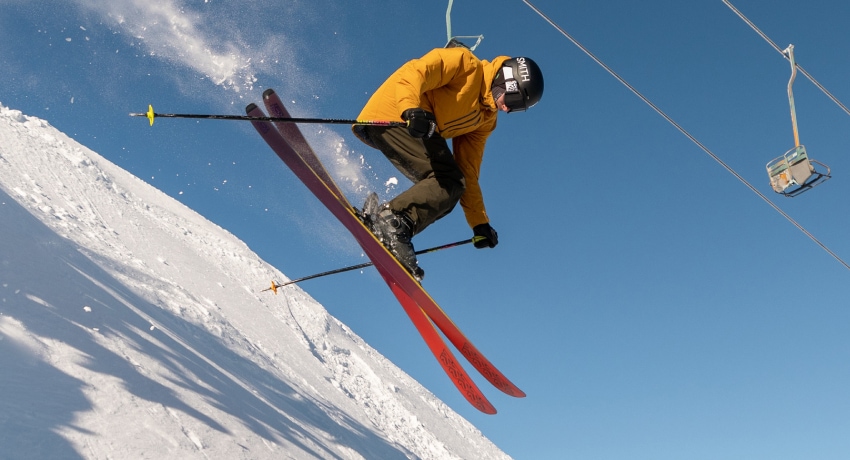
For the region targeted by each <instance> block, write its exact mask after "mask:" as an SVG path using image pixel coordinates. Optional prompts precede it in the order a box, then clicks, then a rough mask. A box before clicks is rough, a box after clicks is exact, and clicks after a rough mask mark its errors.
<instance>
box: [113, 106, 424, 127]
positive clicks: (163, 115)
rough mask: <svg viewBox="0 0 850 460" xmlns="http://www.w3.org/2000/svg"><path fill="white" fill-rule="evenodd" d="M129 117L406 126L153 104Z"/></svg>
mask: <svg viewBox="0 0 850 460" xmlns="http://www.w3.org/2000/svg"><path fill="white" fill-rule="evenodd" d="M130 116H131V117H147V118H148V120H149V121H150V123H151V126H153V121H154V119H156V118H157V117H159V118H202V119H205V120H238V121H276V122H284V123H324V124H338V125H371V126H407V123H406V122H403V121H368V120H343V119H337V118H292V117H251V116H247V115H218V114H207V113H156V112H154V111H153V106H152V105H149V106H148V111H147V112H145V113H140V112H130Z"/></svg>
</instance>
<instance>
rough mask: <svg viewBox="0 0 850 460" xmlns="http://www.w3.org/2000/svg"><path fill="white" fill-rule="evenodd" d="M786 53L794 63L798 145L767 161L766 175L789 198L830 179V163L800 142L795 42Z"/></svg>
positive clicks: (794, 123) (793, 121)
mask: <svg viewBox="0 0 850 460" xmlns="http://www.w3.org/2000/svg"><path fill="white" fill-rule="evenodd" d="M785 55H786V56H787V57H788V60H789V61H790V62H791V80H789V81H788V103H789V105H790V106H791V126H792V127H793V128H794V144H795V147H794V148H792V149H791V150H789V151H787V152H785V154H784V155H782V156H780V157H778V158H775V159H773V160H772V161H770V162H769V163H768V164H767V175H768V176H769V177H770V186H771V187H773V191H775V192H776V193H780V194H782V195H785V196H787V197H795V196H797V195H799V194H801V193H803V192H806V191H808V190H811V189H812V188H813V187H816V186H818V185H820V184H822V183H823V182H824V181H826V180H829V179H830V178H831V177H832V176H830V174H829V173H830V170H829V166H827V165H825V164H823V163H821V162H819V161H815V160H812V159H810V158H809V154H808V153H807V152H806V147H805V146H803V145H801V144H800V134H799V132H798V131H797V111H796V109H795V108H794V93H793V92H792V91H791V86H792V85H793V84H794V79H795V78H796V77H797V62H796V61H795V60H794V45H788V48H786V49H785ZM812 163H815V164H818V165H820V166H822V167H823V168H826V172H821V171H817V170H815V167H814V166H813V165H812Z"/></svg>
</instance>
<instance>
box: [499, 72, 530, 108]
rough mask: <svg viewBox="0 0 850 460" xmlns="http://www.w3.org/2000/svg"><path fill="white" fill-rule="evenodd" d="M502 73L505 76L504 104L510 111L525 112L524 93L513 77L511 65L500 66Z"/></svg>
mask: <svg viewBox="0 0 850 460" xmlns="http://www.w3.org/2000/svg"><path fill="white" fill-rule="evenodd" d="M502 75H504V77H505V106H506V107H507V108H509V109H510V110H511V112H525V110H526V109H527V108H528V106H527V105H526V104H525V94H524V93H523V92H522V89H521V88H520V86H519V82H518V81H517V79H516V78H514V69H513V67H502Z"/></svg>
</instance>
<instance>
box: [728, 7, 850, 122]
mask: <svg viewBox="0 0 850 460" xmlns="http://www.w3.org/2000/svg"><path fill="white" fill-rule="evenodd" d="M723 3H725V4H726V6H728V7H729V9H731V10H732V11H733V12H734V13H735V14H737V15H738V17H739V18H741V19H742V20H743V21H744V22H746V23H747V24H748V25H749V26H750V27H751V28H752V29H753V30H754V31H755V32H756V33H757V34H759V35H760V36H761V38H763V39H764V41H766V42H767V43H769V44H770V46H772V47H773V49H775V50H776V51H777V52H778V53H779V54H781V55H782V56H783V57H784V58H785V59H789V57H788V55H787V54H786V53H785V51H784V50H783V49H782V48H780V47H779V46H778V45H777V44H776V43H775V42H774V41H773V40H771V39H770V38H769V37H768V36H767V35H766V34H765V33H764V32H762V31H761V30H760V29H759V28H758V27H756V25H755V24H754V23H753V22H752V21H750V20H749V19H747V17H746V16H744V14H743V13H741V11H739V10H738V9H737V8H735V7H734V6H733V5H732V3H731V2H729V0H723ZM789 60H790V59H789ZM795 64H796V63H795ZM796 66H797V69H799V70H800V73H802V74H803V75H805V76H806V78H808V79H809V81H811V82H812V83H814V85H815V86H817V87H818V89H820V90H821V91H822V92H823V93H824V94H826V96H827V97H828V98H830V99H832V102H835V103H836V104H837V105H838V106H839V107H841V110H844V112H845V113H846V114H847V115H850V109H848V108H847V106H845V105H844V104H842V103H841V101H839V100H838V98H837V97H835V96H833V95H832V93H830V92H829V91H828V90H827V89H826V88H825V87H824V86H823V85H822V84H820V82H819V81H817V80H815V77H813V76H812V75H811V74H810V73H809V72H807V71H806V69H804V68H803V66H801V65H800V64H796Z"/></svg>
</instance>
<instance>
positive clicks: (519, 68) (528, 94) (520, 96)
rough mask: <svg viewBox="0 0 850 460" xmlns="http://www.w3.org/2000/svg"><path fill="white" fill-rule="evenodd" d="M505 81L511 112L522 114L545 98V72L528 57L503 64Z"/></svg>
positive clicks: (507, 102) (509, 60)
mask: <svg viewBox="0 0 850 460" xmlns="http://www.w3.org/2000/svg"><path fill="white" fill-rule="evenodd" d="M501 73H502V76H503V77H504V79H505V105H506V106H507V107H508V108H509V109H511V112H522V111H524V110H526V109H528V108H529V107H531V106H533V105H534V104H537V102H538V101H540V98H541V97H542V96H543V72H541V71H540V67H538V66H537V63H536V62H534V61H532V60H531V59H530V58H527V57H515V58H511V59H508V60H507V61H505V62H504V63H503V64H502V72H501Z"/></svg>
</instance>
